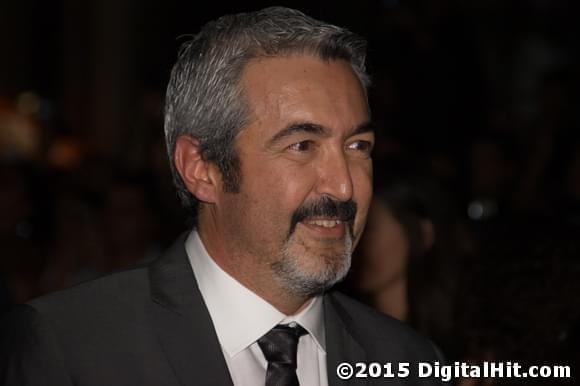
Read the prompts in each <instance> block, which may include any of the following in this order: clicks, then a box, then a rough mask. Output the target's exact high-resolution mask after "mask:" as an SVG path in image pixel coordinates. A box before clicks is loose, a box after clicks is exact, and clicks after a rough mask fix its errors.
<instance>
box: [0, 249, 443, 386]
mask: <svg viewBox="0 0 580 386" xmlns="http://www.w3.org/2000/svg"><path fill="white" fill-rule="evenodd" d="M324 310H325V323H326V341H327V366H328V380H329V385H331V386H335V385H336V386H338V385H348V384H357V385H360V384H366V383H367V382H368V383H373V382H377V384H382V385H385V384H397V385H398V384H401V385H402V384H408V385H415V384H421V385H428V384H436V382H435V380H433V379H421V380H419V379H417V378H414V377H409V378H406V379H386V378H381V379H378V380H376V379H354V378H353V380H352V381H351V382H350V383H348V382H346V381H341V380H339V379H338V378H337V377H336V365H337V364H338V363H340V362H350V363H352V364H353V365H354V362H360V361H367V362H369V361H376V362H381V363H386V362H393V363H396V362H401V361H402V362H410V363H411V369H410V370H411V375H413V374H414V373H415V372H414V370H413V366H414V363H416V362H418V361H430V362H434V361H438V360H439V361H440V360H441V359H440V358H439V357H438V355H437V353H436V351H435V350H434V348H433V346H432V345H431V344H430V343H429V342H428V341H427V340H426V339H423V338H421V337H420V336H418V335H417V334H415V333H414V332H413V331H412V330H411V329H409V328H407V327H406V326H404V325H403V324H401V323H399V322H397V321H395V320H393V319H391V318H389V317H386V316H384V315H380V314H378V313H376V312H374V311H372V310H371V309H369V308H367V307H366V306H363V305H362V304H359V303H358V302H355V301H354V300H351V299H349V298H347V297H346V296H344V295H341V294H338V293H329V294H326V295H325V296H324ZM232 323H235V320H232ZM0 336H1V338H0V344H1V347H0V384H1V385H11V386H12V385H14V386H16V385H27V386H28V385H30V386H32V385H34V386H37V385H49V386H53V385H54V386H69V385H70V386H72V385H78V386H117V385H126V386H129V385H135V386H148V385H150V386H165V385H167V386H172V385H176V386H177V385H228V384H229V385H231V383H232V381H231V379H230V376H229V372H228V369H227V366H226V364H225V360H224V358H223V353H222V350H221V348H220V345H219V343H218V340H217V336H216V333H215V331H214V328H213V324H212V321H211V319H210V316H209V313H208V311H207V308H206V307H205V304H204V303H203V299H202V297H201V294H200V292H199V289H198V288H197V284H196V281H195V278H194V275H193V272H192V270H191V266H190V264H189V261H188V259H187V255H186V252H185V248H184V238H180V239H179V240H178V241H177V242H176V243H175V244H174V245H173V247H171V248H170V249H169V250H168V252H167V253H166V254H165V255H164V256H163V257H162V258H160V259H159V260H157V261H156V262H154V263H152V264H151V265H150V266H149V267H144V268H137V269H133V270H129V271H125V272H121V273H116V274H112V275H109V276H107V277H104V278H101V279H98V280H94V281H91V282H87V283H84V284H81V285H79V286H76V287H74V288H71V289H69V290H66V291H62V292H59V293H55V294H51V295H48V296H44V297H42V298H39V299H36V300H34V301H32V302H30V303H29V304H27V305H22V306H19V308H17V309H15V310H14V311H13V312H11V313H9V314H8V315H7V316H5V317H4V320H3V321H2V323H1V329H0ZM395 368H396V367H395Z"/></svg>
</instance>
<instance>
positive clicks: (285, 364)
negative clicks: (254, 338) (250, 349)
mask: <svg viewBox="0 0 580 386" xmlns="http://www.w3.org/2000/svg"><path fill="white" fill-rule="evenodd" d="M304 334H306V330H305V329H304V328H302V327H301V326H300V325H298V324H296V325H295V326H293V327H290V326H287V325H282V324H279V325H277V326H276V327H274V328H273V329H271V330H270V331H269V332H268V333H267V334H266V335H264V336H263V337H261V338H260V339H258V345H259V346H260V348H261V349H262V352H263V353H264V357H265V358H266V360H267V361H268V370H266V386H298V385H299V383H298V377H297V376H296V353H297V351H298V340H299V339H300V336H302V335H304Z"/></svg>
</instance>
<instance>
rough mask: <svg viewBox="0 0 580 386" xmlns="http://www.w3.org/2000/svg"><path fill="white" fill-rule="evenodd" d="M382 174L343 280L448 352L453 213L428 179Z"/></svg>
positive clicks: (455, 247) (455, 246)
mask: <svg viewBox="0 0 580 386" xmlns="http://www.w3.org/2000/svg"><path fill="white" fill-rule="evenodd" d="M383 178H384V179H385V180H386V181H388V182H385V183H384V184H383V185H382V186H381V187H378V188H377V190H376V191H375V195H374V198H373V201H372V204H371V209H370V212H369V213H370V214H369V220H368V223H367V227H366V229H365V233H364V235H363V238H362V240H361V245H360V248H359V250H358V254H357V259H356V260H355V265H354V267H353V272H352V276H351V278H350V283H349V285H350V286H352V287H353V289H354V290H355V291H356V292H357V293H358V294H359V296H360V297H361V298H362V299H364V300H365V301H366V302H368V303H369V304H370V305H372V306H373V307H375V308H376V309H378V310H379V311H381V312H383V313H385V314H388V315H391V316H393V317H395V318H397V319H399V320H402V321H405V322H408V323H409V324H410V325H411V326H413V327H414V328H416V329H417V330H419V331H421V332H422V333H423V334H425V335H426V336H428V337H430V338H431V339H433V340H434V341H435V342H436V343H437V344H438V345H439V346H440V347H442V349H443V350H444V352H445V354H446V356H447V357H453V354H454V353H455V347H454V345H455V337H454V336H453V331H454V299H455V291H456V288H455V287H456V280H457V277H456V264H457V258H458V257H459V249H460V248H459V245H460V243H459V238H458V236H459V234H460V226H459V222H458V221H457V216H456V213H454V211H453V209H452V208H451V205H450V203H449V199H448V198H447V197H446V196H445V195H444V194H443V192H442V190H441V189H440V188H439V186H438V185H437V184H436V183H435V182H433V181H431V180H429V179H426V178H420V177H416V178H413V177H412V175H411V174H410V175H408V176H406V177H398V178H390V177H386V176H385V177H383Z"/></svg>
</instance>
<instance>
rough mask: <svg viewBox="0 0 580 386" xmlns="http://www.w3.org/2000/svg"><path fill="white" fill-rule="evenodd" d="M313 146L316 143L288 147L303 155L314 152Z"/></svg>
mask: <svg viewBox="0 0 580 386" xmlns="http://www.w3.org/2000/svg"><path fill="white" fill-rule="evenodd" d="M313 146H314V142H312V141H300V142H296V143H293V144H292V145H290V146H288V149H290V150H293V151H297V152H301V153H303V152H306V151H309V150H312V147H313Z"/></svg>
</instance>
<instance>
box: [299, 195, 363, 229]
mask: <svg viewBox="0 0 580 386" xmlns="http://www.w3.org/2000/svg"><path fill="white" fill-rule="evenodd" d="M356 211H357V205H356V202H354V201H352V200H348V201H336V200H333V199H331V198H330V197H326V196H325V197H322V198H321V199H320V200H317V201H314V202H310V203H308V204H305V205H303V206H301V207H300V208H298V209H296V211H295V212H294V214H293V215H292V218H291V220H290V232H289V234H290V235H291V234H293V233H294V230H295V229H296V225H298V223H299V222H300V221H302V220H304V219H305V218H308V217H334V218H336V219H337V220H339V221H342V222H345V223H348V224H349V227H351V228H352V223H353V221H354V217H355V215H356ZM351 231H352V229H351Z"/></svg>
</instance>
